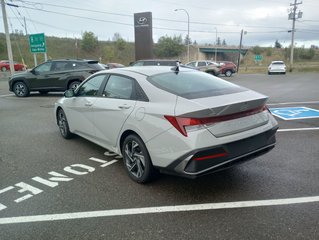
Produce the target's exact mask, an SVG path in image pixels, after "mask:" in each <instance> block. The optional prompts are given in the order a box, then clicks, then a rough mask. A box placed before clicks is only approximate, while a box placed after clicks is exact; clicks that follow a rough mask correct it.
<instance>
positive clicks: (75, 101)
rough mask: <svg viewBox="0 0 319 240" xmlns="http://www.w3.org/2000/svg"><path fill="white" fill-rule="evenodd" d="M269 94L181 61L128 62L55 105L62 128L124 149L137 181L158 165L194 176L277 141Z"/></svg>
mask: <svg viewBox="0 0 319 240" xmlns="http://www.w3.org/2000/svg"><path fill="white" fill-rule="evenodd" d="M266 101H267V97H266V96H264V95H262V94H260V93H257V92H255V91H252V90H249V89H247V88H243V87H240V86H237V85H234V84H232V83H229V82H227V81H224V80H222V79H220V78H217V77H214V76H212V75H210V74H206V73H203V72H199V71H196V70H192V69H189V68H183V67H176V68H175V67H161V66H160V67H159V66H156V67H128V68H117V69H112V70H104V71H100V72H98V73H96V74H93V75H91V76H90V77H89V78H88V79H87V80H85V81H84V82H83V83H82V84H81V85H80V86H79V87H78V88H77V89H76V90H75V91H74V90H68V91H66V92H65V94H64V97H63V98H61V99H59V100H58V101H57V102H56V104H55V116H56V120H57V125H58V127H59V129H60V132H61V135H62V136H63V137H64V138H70V137H71V136H72V135H73V134H77V135H79V136H81V137H83V138H86V139H88V140H89V141H92V142H94V143H96V144H98V145H100V146H102V147H104V148H106V149H108V150H110V151H112V152H115V153H117V154H119V155H122V156H123V161H124V166H125V168H126V170H127V172H128V175H129V176H130V177H131V178H132V179H133V180H134V181H136V182H138V183H145V182H147V181H150V180H152V179H153V177H154V176H156V175H157V172H163V173H170V174H175V175H179V176H185V177H191V178H195V177H197V176H201V175H204V174H207V173H211V172H214V171H217V170H220V169H224V168H227V167H230V166H232V165H235V164H237V163H240V162H243V161H246V160H249V159H252V158H255V157H257V156H259V155H261V154H264V153H266V152H268V151H269V150H270V149H272V148H273V147H274V146H275V143H276V138H275V133H276V131H277V129H278V124H277V122H276V120H275V119H274V117H273V116H272V115H271V113H270V112H269V111H268V109H267V107H266Z"/></svg>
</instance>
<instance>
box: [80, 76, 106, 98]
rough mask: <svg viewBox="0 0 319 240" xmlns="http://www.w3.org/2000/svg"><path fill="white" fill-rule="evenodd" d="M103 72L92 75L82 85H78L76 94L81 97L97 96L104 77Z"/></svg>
mask: <svg viewBox="0 0 319 240" xmlns="http://www.w3.org/2000/svg"><path fill="white" fill-rule="evenodd" d="M105 76H106V75H105V74H101V75H97V76H95V77H92V78H91V79H89V80H88V81H87V82H85V83H84V84H83V85H81V86H80V88H79V90H78V91H77V94H76V95H77V96H81V97H84V96H85V97H87V96H89V97H94V96H97V94H98V92H99V89H100V87H101V85H102V83H103V81H104V79H105Z"/></svg>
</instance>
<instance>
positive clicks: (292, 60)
mask: <svg viewBox="0 0 319 240" xmlns="http://www.w3.org/2000/svg"><path fill="white" fill-rule="evenodd" d="M299 4H302V2H298V3H297V0H295V2H294V3H290V6H293V8H292V9H291V12H290V13H289V14H288V19H289V20H292V30H291V47H290V71H292V69H293V64H294V45H295V31H296V30H295V25H296V19H298V18H301V17H302V12H300V11H299V13H298V16H296V12H297V5H299ZM288 32H289V31H288Z"/></svg>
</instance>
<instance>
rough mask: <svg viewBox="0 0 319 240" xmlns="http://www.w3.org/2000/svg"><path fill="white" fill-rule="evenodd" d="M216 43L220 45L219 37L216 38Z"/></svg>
mask: <svg viewBox="0 0 319 240" xmlns="http://www.w3.org/2000/svg"><path fill="white" fill-rule="evenodd" d="M216 45H217V46H220V45H221V41H220V37H218V38H217V41H216Z"/></svg>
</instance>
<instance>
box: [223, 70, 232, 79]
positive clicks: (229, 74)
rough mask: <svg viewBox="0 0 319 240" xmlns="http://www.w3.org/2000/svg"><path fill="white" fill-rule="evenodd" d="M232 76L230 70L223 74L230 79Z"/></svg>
mask: <svg viewBox="0 0 319 240" xmlns="http://www.w3.org/2000/svg"><path fill="white" fill-rule="evenodd" d="M232 74H233V73H232V71H231V70H226V72H225V76H226V77H231V75H232Z"/></svg>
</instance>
